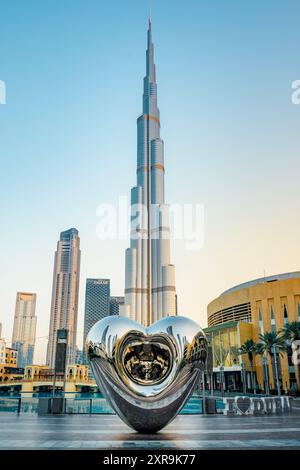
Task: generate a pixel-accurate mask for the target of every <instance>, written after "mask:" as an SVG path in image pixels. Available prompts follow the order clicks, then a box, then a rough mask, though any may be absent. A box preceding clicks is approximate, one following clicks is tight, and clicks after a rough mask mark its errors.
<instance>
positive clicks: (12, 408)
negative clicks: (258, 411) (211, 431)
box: [0, 391, 265, 415]
mask: <svg viewBox="0 0 300 470" xmlns="http://www.w3.org/2000/svg"><path fill="white" fill-rule="evenodd" d="M237 395H249V396H253V394H249V393H247V394H243V393H241V392H240V393H238V392H232V393H231V392H227V393H224V397H225V396H226V397H228V396H237ZM55 396H56V397H64V413H66V414H115V412H114V411H113V410H112V408H111V407H110V405H109V403H108V402H107V400H106V399H105V398H104V397H103V396H102V395H101V394H100V393H94V394H92V393H91V394H89V393H86V394H84V393H65V394H64V395H62V394H61V395H59V394H57V395H55ZM210 396H211V395H210V392H209V391H206V397H207V398H209V397H210ZM257 396H259V397H262V396H265V395H257ZM51 397H52V394H51V393H45V394H42V393H40V394H33V393H28V394H26V393H22V395H20V394H16V395H10V396H9V395H0V412H14V413H36V414H37V413H38V411H39V399H40V398H48V399H49V398H51ZM213 398H214V399H215V400H216V410H217V413H222V410H223V409H224V403H223V398H222V396H220V394H218V392H217V393H214V397H213ZM202 405H203V404H202V398H201V397H200V396H199V393H198V394H195V395H193V396H192V397H191V398H190V399H189V400H188V402H187V403H186V404H185V406H184V407H183V409H182V410H181V411H180V414H182V415H198V414H202V413H203V406H202Z"/></svg>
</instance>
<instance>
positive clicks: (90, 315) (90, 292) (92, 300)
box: [82, 279, 110, 364]
mask: <svg viewBox="0 0 300 470" xmlns="http://www.w3.org/2000/svg"><path fill="white" fill-rule="evenodd" d="M109 315H110V280H109V279H87V280H86V288H85V309H84V326H83V348H82V349H83V351H82V363H83V364H86V355H85V340H86V337H87V335H88V332H89V331H90V329H91V328H92V326H93V325H94V324H95V323H96V322H97V321H99V320H101V319H102V318H105V317H107V316H109Z"/></svg>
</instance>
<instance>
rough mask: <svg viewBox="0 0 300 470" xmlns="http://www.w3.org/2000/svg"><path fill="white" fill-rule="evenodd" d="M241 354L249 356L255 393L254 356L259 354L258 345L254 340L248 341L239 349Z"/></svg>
mask: <svg viewBox="0 0 300 470" xmlns="http://www.w3.org/2000/svg"><path fill="white" fill-rule="evenodd" d="M239 353H240V354H241V355H243V354H247V356H248V359H249V362H250V366H251V382H252V387H253V391H254V393H255V381H254V370H253V359H254V356H255V355H256V354H257V344H256V343H255V342H254V341H253V339H247V340H246V341H245V342H244V343H243V344H242V346H241V347H240V348H239Z"/></svg>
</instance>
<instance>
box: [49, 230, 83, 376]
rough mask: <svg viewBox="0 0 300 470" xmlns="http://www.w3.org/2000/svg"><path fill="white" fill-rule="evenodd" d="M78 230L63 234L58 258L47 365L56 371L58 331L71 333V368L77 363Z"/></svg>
mask: <svg viewBox="0 0 300 470" xmlns="http://www.w3.org/2000/svg"><path fill="white" fill-rule="evenodd" d="M80 255H81V253H80V238H79V235H78V230H76V228H71V229H69V230H66V231H65V232H61V234H60V239H59V241H58V242H57V250H56V252H55V258H54V272H53V285H52V300H51V315H50V327H49V340H48V348H47V364H48V365H49V366H50V367H51V368H54V364H55V345H56V334H57V330H59V329H62V328H65V329H67V330H68V345H67V359H66V361H67V364H70V363H73V362H74V361H75V355H76V334H77V316H78V291H79V276H80Z"/></svg>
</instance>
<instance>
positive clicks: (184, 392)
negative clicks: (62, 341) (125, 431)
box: [86, 316, 208, 433]
mask: <svg viewBox="0 0 300 470" xmlns="http://www.w3.org/2000/svg"><path fill="white" fill-rule="evenodd" d="M86 351H87V357H88V359H89V362H90V364H91V368H92V371H93V373H94V376H95V378H96V381H97V384H98V386H99V388H100V389H101V391H102V393H103V394H104V396H105V397H106V399H107V400H108V401H109V403H110V405H111V406H112V408H113V409H114V410H115V411H116V413H117V414H118V415H119V416H120V417H121V418H122V419H123V421H125V423H127V424H128V425H129V426H131V427H132V428H133V429H135V430H137V431H139V432H147V433H148V432H156V431H158V430H159V429H161V428H163V427H164V426H165V425H166V424H168V423H169V422H170V421H171V420H172V419H173V418H174V417H175V416H176V415H177V414H178V412H179V411H180V410H181V408H182V407H183V406H184V404H185V403H186V401H187V400H188V398H189V397H190V395H191V393H192V392H193V389H194V387H195V385H196V383H197V381H198V379H199V374H200V372H201V371H202V370H204V369H205V366H206V360H207V353H208V346H207V340H206V337H205V334H204V333H203V331H202V329H201V328H200V327H199V325H197V323H195V322H194V321H192V320H190V319H189V318H185V317H177V316H176V317H175V316H174V317H166V318H163V319H161V320H159V321H158V322H156V323H154V324H153V325H151V326H149V327H147V328H146V327H144V326H142V325H140V324H139V323H137V322H135V321H132V320H129V319H128V318H125V317H119V316H111V317H106V318H104V319H103V320H100V321H99V322H98V323H96V324H95V325H94V326H93V328H92V329H91V330H90V332H89V334H88V336H87V342H86Z"/></svg>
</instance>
